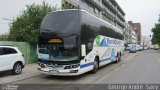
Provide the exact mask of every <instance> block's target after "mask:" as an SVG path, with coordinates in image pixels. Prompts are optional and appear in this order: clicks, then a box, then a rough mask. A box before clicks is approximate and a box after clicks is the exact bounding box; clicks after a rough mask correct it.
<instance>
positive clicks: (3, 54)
mask: <svg viewBox="0 0 160 90" xmlns="http://www.w3.org/2000/svg"><path fill="white" fill-rule="evenodd" d="M24 66H25V60H24V56H23V54H22V53H21V52H20V51H19V49H18V48H17V47H13V46H0V72H2V71H8V70H9V71H10V70H11V71H12V73H13V74H15V75H18V74H20V73H21V72H22V68H24Z"/></svg>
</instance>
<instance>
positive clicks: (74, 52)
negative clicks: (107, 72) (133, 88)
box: [38, 10, 124, 76]
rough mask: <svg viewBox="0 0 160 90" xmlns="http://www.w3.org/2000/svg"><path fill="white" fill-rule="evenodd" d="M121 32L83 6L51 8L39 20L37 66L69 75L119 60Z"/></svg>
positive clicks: (47, 71) (56, 73) (121, 41)
mask: <svg viewBox="0 0 160 90" xmlns="http://www.w3.org/2000/svg"><path fill="white" fill-rule="evenodd" d="M123 50H124V41H123V32H122V30H119V29H118V28H116V27H115V26H113V25H111V24H109V23H107V22H105V21H103V20H102V19H99V18H97V17H95V16H94V15H92V14H90V13H88V12H87V11H85V10H62V11H56V12H51V13H49V14H48V15H46V17H45V18H44V20H43V21H42V24H41V26H40V33H39V40H38V70H40V71H41V72H43V73H46V74H49V75H60V76H71V75H80V74H83V73H85V72H88V71H91V72H93V73H95V72H96V71H97V70H98V68H99V67H101V66H103V65H106V64H108V63H111V62H118V61H120V58H121V55H122V53H123Z"/></svg>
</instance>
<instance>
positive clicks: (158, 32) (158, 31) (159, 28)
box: [152, 16, 160, 44]
mask: <svg viewBox="0 0 160 90" xmlns="http://www.w3.org/2000/svg"><path fill="white" fill-rule="evenodd" d="M152 32H153V37H152V43H153V44H160V16H159V19H158V23H157V24H155V27H154V28H153V29H152Z"/></svg>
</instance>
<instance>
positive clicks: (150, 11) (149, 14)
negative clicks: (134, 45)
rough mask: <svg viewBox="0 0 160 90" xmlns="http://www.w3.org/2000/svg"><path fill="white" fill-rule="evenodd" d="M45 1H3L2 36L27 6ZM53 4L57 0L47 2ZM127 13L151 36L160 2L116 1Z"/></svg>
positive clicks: (1, 6)
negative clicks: (9, 24) (10, 23)
mask: <svg viewBox="0 0 160 90" xmlns="http://www.w3.org/2000/svg"><path fill="white" fill-rule="evenodd" d="M42 1H43V0H1V1H0V2H1V3H0V34H2V33H6V32H8V31H9V26H8V23H9V22H11V21H8V20H4V19H3V18H7V19H10V20H12V19H13V18H16V16H17V15H18V14H19V13H20V12H21V11H22V10H23V9H25V5H26V4H31V3H33V2H35V3H37V4H41V3H42ZM45 1H46V2H48V3H50V4H53V5H54V3H55V1H56V0H45ZM116 1H117V2H118V3H119V5H120V6H121V7H122V9H123V10H124V12H125V13H126V20H127V21H129V20H132V21H133V22H140V23H141V25H142V34H143V35H145V36H149V35H150V34H151V31H150V30H151V29H152V28H153V27H154V24H155V23H156V22H157V21H158V17H159V14H160V5H159V4H160V0H116Z"/></svg>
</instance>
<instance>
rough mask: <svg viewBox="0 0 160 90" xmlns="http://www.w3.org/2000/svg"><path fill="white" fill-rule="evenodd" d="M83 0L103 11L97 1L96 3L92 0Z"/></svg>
mask: <svg viewBox="0 0 160 90" xmlns="http://www.w3.org/2000/svg"><path fill="white" fill-rule="evenodd" d="M83 1H85V2H88V3H89V4H91V5H93V6H94V7H96V8H97V9H99V10H100V11H103V8H102V7H101V6H100V5H99V4H98V3H96V2H95V1H94V0H83Z"/></svg>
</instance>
